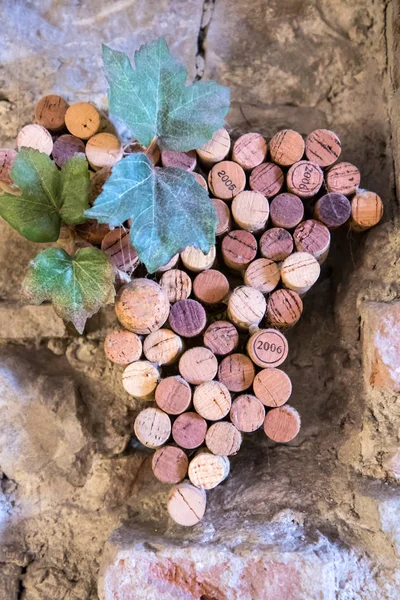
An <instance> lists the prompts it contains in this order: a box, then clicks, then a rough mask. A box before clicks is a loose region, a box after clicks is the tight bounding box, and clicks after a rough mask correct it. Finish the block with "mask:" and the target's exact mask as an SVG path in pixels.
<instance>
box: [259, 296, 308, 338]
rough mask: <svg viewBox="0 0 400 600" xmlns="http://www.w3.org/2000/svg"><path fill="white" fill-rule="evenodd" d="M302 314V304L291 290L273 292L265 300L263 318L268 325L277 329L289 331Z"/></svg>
mask: <svg viewBox="0 0 400 600" xmlns="http://www.w3.org/2000/svg"><path fill="white" fill-rule="evenodd" d="M302 312H303V302H302V300H301V298H300V296H299V295H298V294H297V293H296V292H294V291H293V290H285V289H283V290H275V292H273V293H272V294H271V295H270V296H269V298H268V300H267V310H266V311H265V318H266V320H267V323H268V325H270V326H271V327H273V328H277V329H283V330H285V329H290V327H293V325H295V324H296V323H297V321H298V320H299V319H300V317H301V314H302Z"/></svg>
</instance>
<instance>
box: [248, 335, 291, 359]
mask: <svg viewBox="0 0 400 600" xmlns="http://www.w3.org/2000/svg"><path fill="white" fill-rule="evenodd" d="M246 350H247V354H248V355H249V356H250V358H251V360H252V361H253V362H254V363H255V364H256V365H257V366H258V367H262V368H265V367H279V365H281V364H282V363H283V362H284V361H285V360H286V358H287V355H288V352H289V345H288V343H287V340H286V338H285V336H284V335H283V334H282V333H281V332H280V331H278V330H277V329H259V330H258V331H256V332H255V333H253V335H251V336H250V339H249V341H248V342H247V346H246Z"/></svg>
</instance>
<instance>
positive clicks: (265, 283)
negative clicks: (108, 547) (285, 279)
mask: <svg viewBox="0 0 400 600" xmlns="http://www.w3.org/2000/svg"><path fill="white" fill-rule="evenodd" d="M280 278H281V274H280V272H279V267H278V265H277V264H276V263H275V262H274V261H273V260H270V259H269V258H257V259H256V260H253V262H252V263H250V264H249V266H248V267H247V269H246V271H245V273H244V282H245V284H246V285H247V286H250V287H252V288H254V289H256V290H258V291H259V292H261V293H262V294H268V293H269V292H272V290H274V289H275V288H276V286H277V285H278V283H279V280H280Z"/></svg>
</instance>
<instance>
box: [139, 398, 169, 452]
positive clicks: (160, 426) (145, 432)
mask: <svg viewBox="0 0 400 600" xmlns="http://www.w3.org/2000/svg"><path fill="white" fill-rule="evenodd" d="M133 429H134V431H135V435H136V437H137V439H138V440H139V442H141V443H142V444H143V445H144V446H147V447H148V448H159V447H160V446H162V445H163V444H165V442H166V441H167V440H168V438H169V436H170V435H171V419H170V418H169V416H168V415H167V414H166V413H165V412H163V411H162V410H160V409H159V408H153V407H150V408H145V409H144V410H141V411H140V413H139V414H138V416H137V417H136V419H135V423H134V426H133Z"/></svg>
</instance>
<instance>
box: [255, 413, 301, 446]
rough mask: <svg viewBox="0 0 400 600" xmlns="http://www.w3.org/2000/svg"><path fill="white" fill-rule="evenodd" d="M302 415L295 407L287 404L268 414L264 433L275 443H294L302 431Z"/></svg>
mask: <svg viewBox="0 0 400 600" xmlns="http://www.w3.org/2000/svg"><path fill="white" fill-rule="evenodd" d="M300 425H301V419H300V415H299V413H298V412H297V410H296V409H295V408H293V406H289V405H288V404H286V405H285V406H280V407H279V408H273V409H271V410H270V411H268V412H267V414H266V417H265V421H264V432H265V435H266V436H267V437H269V439H270V440H272V441H273V442H278V443H280V444H282V443H285V442H290V441H292V440H293V439H294V438H295V437H296V435H297V434H298V433H299V431H300Z"/></svg>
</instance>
